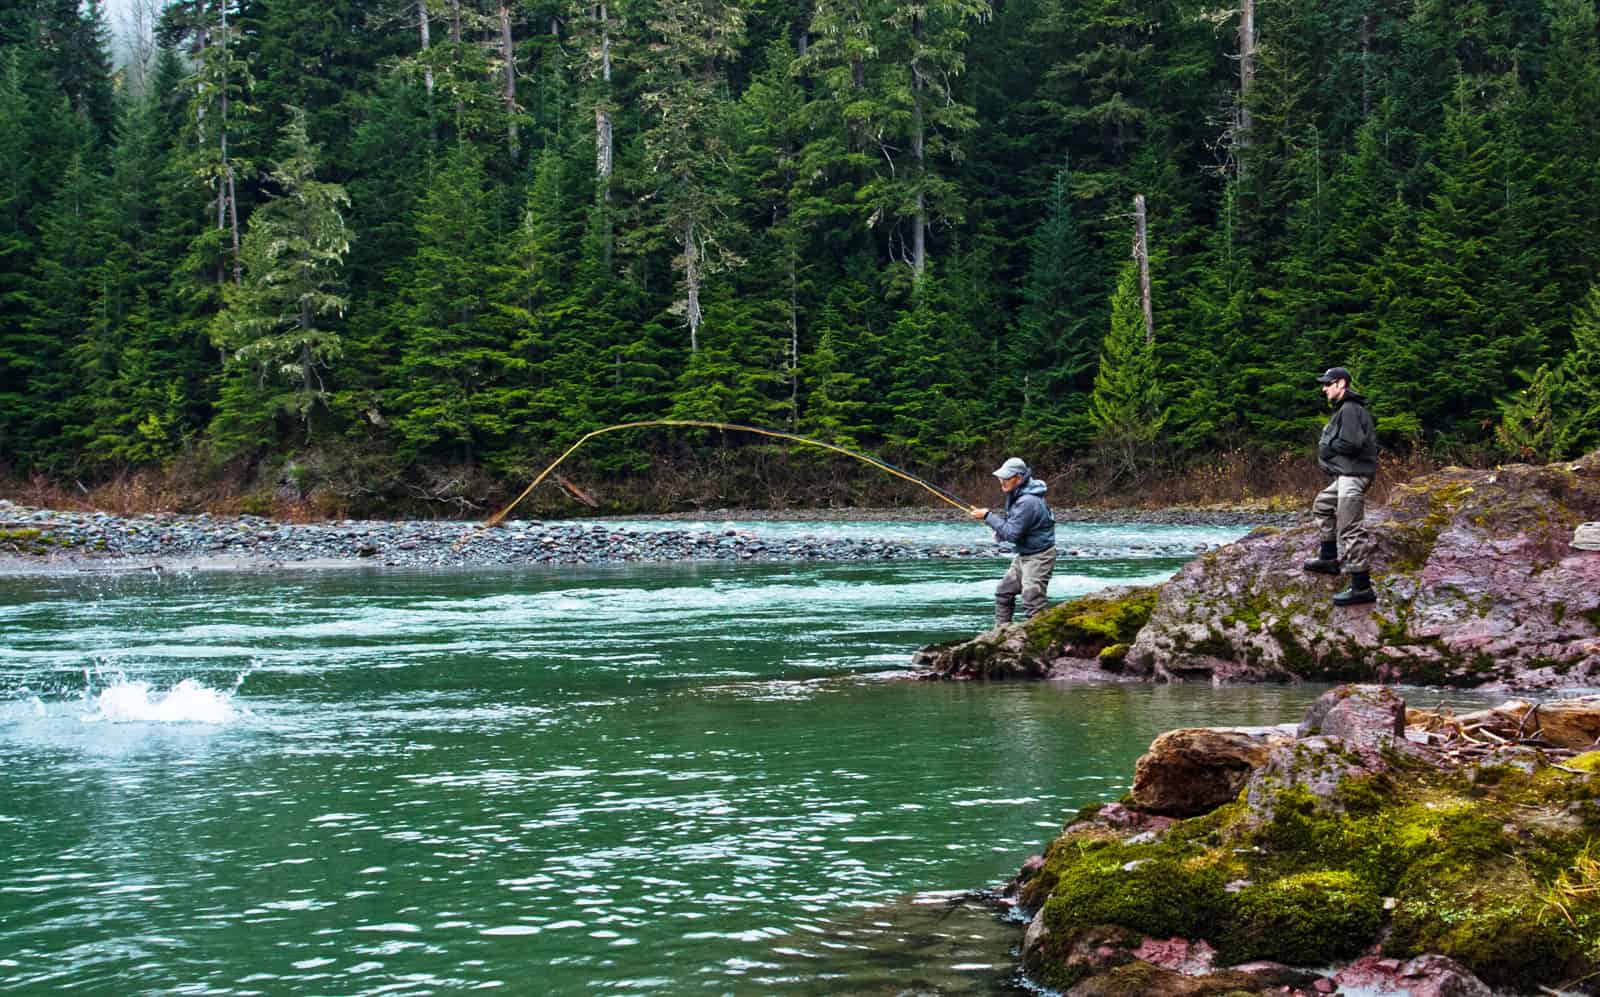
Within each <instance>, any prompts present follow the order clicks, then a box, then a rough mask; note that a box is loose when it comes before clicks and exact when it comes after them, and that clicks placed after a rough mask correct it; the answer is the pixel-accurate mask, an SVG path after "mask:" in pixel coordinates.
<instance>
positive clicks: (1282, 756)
mask: <svg viewBox="0 0 1600 997" xmlns="http://www.w3.org/2000/svg"><path fill="white" fill-rule="evenodd" d="M1546 705H1547V706H1548V705H1550V704H1546ZM1519 706H1520V710H1519ZM1542 709H1543V707H1541V710H1542ZM1489 713H1490V711H1485V715H1467V716H1463V717H1456V716H1453V715H1450V714H1448V713H1443V714H1436V713H1430V712H1428V711H1410V713H1407V711H1406V710H1405V704H1404V703H1403V702H1401V701H1400V699H1399V697H1398V696H1396V695H1395V694H1394V692H1393V691H1392V690H1390V689H1387V688H1380V687H1340V688H1338V689H1335V690H1333V691H1331V692H1329V693H1328V694H1326V695H1325V696H1324V697H1323V698H1322V700H1320V701H1319V702H1318V703H1317V705H1316V706H1315V707H1314V708H1313V709H1312V710H1311V711H1310V712H1309V713H1308V715H1307V721H1306V723H1305V724H1303V725H1302V726H1301V728H1300V729H1299V731H1297V732H1296V733H1294V734H1290V733H1288V732H1287V731H1276V732H1273V733H1272V734H1271V735H1265V736H1262V737H1261V738H1260V740H1261V742H1262V743H1263V744H1266V745H1267V746H1266V747H1265V750H1262V751H1255V750H1241V748H1242V746H1243V745H1242V742H1241V741H1240V740H1239V739H1238V738H1237V737H1234V736H1232V735H1235V734H1239V733H1240V732H1237V731H1230V732H1219V735H1220V736H1218V737H1216V738H1214V739H1212V740H1209V741H1208V740H1205V739H1204V738H1202V737H1201V736H1200V735H1199V733H1198V732H1196V731H1184V732H1174V733H1181V734H1182V735H1184V736H1183V737H1181V738H1174V737H1173V736H1172V735H1163V738H1161V739H1158V741H1157V742H1156V744H1154V745H1152V750H1151V754H1152V755H1155V756H1158V757H1159V756H1162V755H1171V754H1173V752H1174V745H1176V744H1182V745H1184V746H1185V748H1184V765H1185V766H1187V767H1188V769H1189V771H1190V772H1191V773H1192V777H1194V778H1199V779H1207V778H1214V777H1218V776H1220V774H1222V773H1228V774H1229V777H1230V778H1231V774H1232V773H1234V772H1235V771H1236V770H1237V769H1238V768H1239V766H1240V765H1241V763H1245V764H1250V765H1251V767H1250V769H1249V770H1248V772H1247V773H1246V774H1245V776H1244V780H1243V781H1244V785H1243V788H1242V789H1241V790H1240V791H1239V792H1238V794H1237V795H1236V796H1235V797H1233V798H1231V799H1229V800H1228V801H1227V802H1225V803H1222V804H1221V805H1220V806H1217V807H1215V808H1214V809H1212V810H1210V811H1209V812H1207V813H1204V814H1197V815H1194V816H1191V817H1188V818H1187V819H1181V820H1174V819H1172V818H1171V817H1169V816H1165V815H1163V814H1158V813H1151V812H1149V811H1147V810H1145V809H1144V808H1143V807H1142V806H1140V804H1139V803H1138V802H1137V801H1136V800H1135V799H1134V798H1133V797H1132V796H1130V797H1129V798H1127V799H1125V800H1124V801H1123V802H1122V803H1117V804H1109V805H1104V806H1099V807H1092V808H1090V809H1088V810H1085V811H1083V812H1081V813H1080V814H1078V815H1077V816H1076V817H1075V818H1074V819H1073V820H1072V821H1070V822H1069V823H1068V825H1067V827H1066V828H1065V830H1064V831H1063V833H1062V835H1061V836H1060V837H1059V838H1057V839H1056V840H1055V841H1054V842H1053V843H1052V844H1051V845H1050V847H1049V849H1048V850H1047V851H1046V853H1045V854H1044V855H1043V856H1042V857H1035V858H1033V859H1030V860H1029V862H1028V863H1027V864H1026V865H1025V866H1024V867H1023V871H1022V873H1021V874H1020V875H1019V876H1018V878H1017V879H1016V880H1015V881H1014V882H1013V883H1012V885H1011V887H1010V889H1009V890H1008V894H1009V895H1010V896H1011V897H1012V898H1013V900H1014V902H1015V903H1016V904H1017V906H1018V907H1019V908H1021V909H1022V911H1023V912H1024V913H1026V914H1028V915H1029V916H1030V917H1031V920H1030V922H1029V927H1028V931H1027V934H1026V936H1025V939H1024V943H1023V948H1024V952H1023V961H1024V968H1025V972H1026V973H1027V975H1028V976H1029V978H1030V980H1031V981H1032V982H1033V983H1035V984H1037V985H1039V986H1041V987H1045V988H1049V989H1052V990H1057V991H1061V992H1064V993H1066V994H1068V995H1071V997H1087V995H1095V994H1106V995H1109V994H1136V993H1137V994H1197V995H1198V994H1224V993H1228V994H1267V993H1273V994H1303V995H1311V994H1318V993H1333V992H1335V991H1338V990H1349V989H1362V990H1365V991H1369V992H1381V993H1393V994H1410V995H1412V997H1444V995H1459V997H1480V995H1483V997H1486V995H1488V994H1489V993H1491V990H1492V991H1493V992H1504V993H1531V992H1540V991H1542V992H1572V993H1594V992H1596V982H1597V981H1600V851H1597V846H1596V845H1594V844H1593V842H1594V841H1595V840H1597V834H1600V751H1587V752H1584V751H1575V750H1574V749H1570V748H1561V747H1557V746H1554V745H1553V744H1551V743H1550V742H1549V741H1547V740H1545V739H1544V738H1543V737H1541V736H1537V735H1533V736H1529V734H1528V727H1529V724H1527V723H1523V721H1524V720H1526V719H1527V718H1528V716H1529V714H1530V713H1531V708H1529V707H1528V706H1527V704H1507V707H1504V708H1501V710H1500V711H1496V712H1494V714H1493V716H1492V717H1490V716H1488V715H1487V714H1489ZM1565 713H1566V714H1567V716H1568V717H1569V718H1572V719H1573V720H1574V721H1575V725H1574V728H1573V729H1576V728H1582V727H1583V724H1585V723H1587V722H1589V721H1588V720H1585V721H1582V722H1577V721H1576V718H1578V717H1579V716H1583V717H1587V718H1590V719H1592V720H1593V721H1594V722H1600V699H1586V700H1574V701H1571V702H1568V703H1566V704H1565ZM1397 717H1409V718H1410V721H1411V722H1410V723H1409V724H1408V725H1406V726H1403V727H1401V728H1399V729H1398V731H1397V729H1396V718H1397ZM1508 722H1511V723H1516V724H1519V725H1520V726H1521V734H1515V735H1514V736H1511V735H1508V736H1505V737H1501V736H1500V735H1494V736H1493V737H1485V736H1482V735H1484V734H1486V732H1488V731H1490V730H1491V729H1492V728H1498V729H1502V730H1504V729H1506V728H1505V727H1504V724H1505V723H1508ZM1568 729H1569V728H1568V727H1565V726H1561V727H1552V728H1550V733H1551V736H1553V737H1561V736H1563V734H1562V733H1560V732H1562V731H1565V730H1568ZM1511 730H1512V732H1513V733H1514V731H1515V730H1516V728H1515V727H1513V728H1511ZM1247 736H1250V735H1248V734H1247ZM1205 744H1211V745H1213V746H1215V747H1216V749H1217V750H1216V754H1215V755H1214V756H1211V757H1209V758H1208V756H1207V755H1206V754H1205V753H1204V752H1203V751H1202V750H1200V749H1201V746H1202V745H1205ZM1147 757H1148V756H1147ZM1144 764H1145V760H1141V767H1143V766H1144Z"/></svg>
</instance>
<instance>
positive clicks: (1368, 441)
mask: <svg viewBox="0 0 1600 997" xmlns="http://www.w3.org/2000/svg"><path fill="white" fill-rule="evenodd" d="M1317 466H1318V467H1320V468H1322V469H1323V470H1324V471H1327V472H1328V473H1329V474H1350V475H1355V476H1356V477H1362V478H1370V477H1372V476H1373V475H1374V474H1376V473H1378V427H1377V426H1376V425H1374V424H1373V422H1372V413H1371V412H1368V411H1367V400H1366V399H1365V398H1362V397H1361V396H1360V395H1358V394H1356V393H1355V392H1354V391H1346V392H1345V394H1344V397H1343V398H1341V399H1340V400H1339V404H1337V405H1335V406H1334V407H1333V415H1331V416H1329V417H1328V424H1327V425H1326V426H1323V427H1322V439H1321V440H1320V441H1319V442H1318V443H1317Z"/></svg>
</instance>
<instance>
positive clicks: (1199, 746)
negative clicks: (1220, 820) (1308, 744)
mask: <svg viewBox="0 0 1600 997" xmlns="http://www.w3.org/2000/svg"><path fill="white" fill-rule="evenodd" d="M1292 740H1294V735H1293V734H1292V733H1288V732H1285V731H1282V730H1279V729H1277V728H1271V729H1268V730H1265V731H1253V730H1240V729H1217V728H1212V727H1201V728H1186V729H1184V730H1171V731H1168V732H1166V733H1165V734H1162V735H1161V736H1160V737H1158V738H1156V739H1155V742H1154V743H1152V744H1151V745H1150V750H1149V751H1148V752H1147V753H1146V754H1145V755H1144V756H1143V757H1141V758H1140V759H1139V761H1138V763H1137V764H1136V765H1135V766H1134V770H1133V789H1132V790H1130V791H1129V794H1128V795H1129V801H1130V803H1131V804H1132V805H1133V806H1135V807H1137V808H1138V809H1140V810H1143V811H1146V812H1148V813H1153V814H1162V815H1165V816H1170V817H1193V816H1196V815H1198V814H1203V813H1209V812H1210V811H1212V810H1215V809H1216V808H1217V807H1219V806H1221V805H1222V804H1224V803H1227V802H1228V801H1229V800H1232V799H1233V798H1234V797H1236V796H1238V795H1239V790H1241V789H1243V788H1244V784H1245V782H1246V781H1247V780H1248V779H1249V778H1250V775H1251V773H1252V772H1254V771H1255V770H1256V769H1258V768H1260V767H1261V765H1262V763H1264V762H1265V761H1266V760H1267V757H1268V756H1269V755H1270V754H1271V752H1272V749H1273V748H1274V747H1275V746H1277V745H1279V744H1281V743H1283V742H1284V741H1292Z"/></svg>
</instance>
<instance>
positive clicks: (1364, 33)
mask: <svg viewBox="0 0 1600 997" xmlns="http://www.w3.org/2000/svg"><path fill="white" fill-rule="evenodd" d="M1371 116H1372V14H1371V13H1370V12H1368V13H1366V14H1362V15H1361V117H1362V118H1363V119H1365V118H1370V117H1371Z"/></svg>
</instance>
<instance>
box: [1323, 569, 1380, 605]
mask: <svg viewBox="0 0 1600 997" xmlns="http://www.w3.org/2000/svg"><path fill="white" fill-rule="evenodd" d="M1377 601H1378V593H1376V592H1374V591H1373V590H1372V575H1370V574H1368V573H1367V572H1365V571H1352V572H1350V587H1349V588H1347V589H1345V590H1344V591H1343V592H1336V593H1334V596H1333V604H1334V605H1335V606H1362V605H1365V604H1367V603H1369V602H1377Z"/></svg>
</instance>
